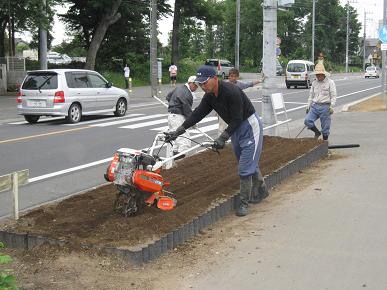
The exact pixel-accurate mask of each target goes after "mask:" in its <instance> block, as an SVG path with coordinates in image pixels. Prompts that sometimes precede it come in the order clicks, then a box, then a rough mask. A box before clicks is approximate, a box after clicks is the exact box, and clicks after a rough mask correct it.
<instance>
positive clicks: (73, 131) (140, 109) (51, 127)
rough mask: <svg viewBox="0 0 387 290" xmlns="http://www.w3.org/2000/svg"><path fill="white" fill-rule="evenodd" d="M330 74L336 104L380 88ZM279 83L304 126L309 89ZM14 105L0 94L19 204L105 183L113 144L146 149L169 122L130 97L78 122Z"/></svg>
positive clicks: (5, 153)
mask: <svg viewBox="0 0 387 290" xmlns="http://www.w3.org/2000/svg"><path fill="white" fill-rule="evenodd" d="M244 77H245V79H249V77H250V78H251V77H254V76H252V75H247V74H246V75H244ZM332 79H334V80H335V81H336V85H337V91H338V100H337V104H336V108H338V109H339V108H340V106H342V105H344V104H346V103H350V102H353V101H355V100H358V99H361V98H364V97H366V96H369V95H373V94H375V93H377V92H379V91H380V81H379V80H372V79H364V77H363V75H360V74H355V75H334V76H332ZM277 82H278V86H279V88H278V91H279V92H282V93H283V96H284V100H285V104H286V109H287V112H288V117H290V118H291V119H292V120H293V124H296V125H298V126H300V127H302V122H303V121H302V120H303V117H304V115H305V107H306V101H307V97H308V91H309V90H307V89H304V88H298V89H289V90H288V89H286V88H285V85H284V79H283V77H277ZM246 93H247V95H248V96H249V97H250V99H251V100H252V102H253V104H254V106H255V107H256V109H257V111H258V112H261V94H260V90H259V89H257V88H250V89H248V90H247V91H246ZM198 95H200V93H198ZM199 101H200V100H199V99H198V100H197V101H196V102H195V104H197V103H198V102H199ZM15 106H16V103H15V101H14V97H7V96H5V97H0V108H1V109H0V114H1V116H0V176H1V175H4V174H8V173H10V172H13V171H18V170H22V169H29V170H30V180H29V184H28V185H26V186H23V187H22V188H20V190H19V196H20V201H19V204H20V209H27V208H31V207H34V206H36V205H39V204H41V203H43V202H48V201H52V200H55V199H58V198H62V197H64V196H68V195H70V194H74V193H77V192H79V191H82V190H87V189H89V188H91V187H95V186H98V185H101V184H103V183H105V181H104V178H103V174H104V172H105V170H106V167H107V165H108V162H109V159H110V158H111V157H112V155H113V153H114V151H115V150H116V149H118V148H121V147H129V148H136V149H142V148H146V147H148V146H150V145H151V143H152V141H153V138H154V136H155V134H156V133H157V132H158V131H160V130H161V129H162V128H163V127H165V126H167V121H166V109H165V107H164V106H162V105H161V104H156V103H155V102H154V101H153V100H149V99H148V100H146V102H141V103H138V102H136V101H134V102H132V104H131V105H130V108H129V110H128V113H127V115H126V116H125V117H123V118H115V117H112V116H103V117H101V116H99V117H88V118H87V119H85V120H83V121H82V122H80V123H78V124H66V123H64V120H63V119H52V118H47V119H42V121H40V122H39V123H38V124H35V125H31V124H28V123H26V122H25V121H24V119H23V118H20V117H17V115H16V108H15ZM10 117H12V118H10ZM210 117H211V116H210ZM2 120H3V121H2ZM205 121H206V122H203V123H202V124H200V126H199V127H200V128H202V129H203V130H205V131H207V133H208V134H210V135H213V136H215V135H216V133H217V129H216V124H217V121H216V119H215V118H209V119H206V120H205ZM305 131H306V130H305ZM308 134H309V135H312V134H311V133H310V132H304V136H307V135H308ZM293 137H294V136H293ZM11 201H12V200H11V194H10V193H9V192H2V193H0V218H1V217H4V216H6V215H8V214H10V213H11V204H12V203H11Z"/></svg>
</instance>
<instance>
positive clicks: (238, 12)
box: [235, 0, 241, 70]
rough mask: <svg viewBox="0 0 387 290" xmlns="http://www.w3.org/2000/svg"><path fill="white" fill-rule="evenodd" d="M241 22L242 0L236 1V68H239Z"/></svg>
mask: <svg viewBox="0 0 387 290" xmlns="http://www.w3.org/2000/svg"><path fill="white" fill-rule="evenodd" d="M240 24H241V0H237V1H236V31H235V68H236V69H238V70H239V31H240Z"/></svg>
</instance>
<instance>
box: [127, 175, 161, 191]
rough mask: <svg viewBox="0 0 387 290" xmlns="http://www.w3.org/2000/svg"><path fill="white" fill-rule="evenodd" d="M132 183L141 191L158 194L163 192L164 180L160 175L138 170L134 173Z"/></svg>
mask: <svg viewBox="0 0 387 290" xmlns="http://www.w3.org/2000/svg"><path fill="white" fill-rule="evenodd" d="M132 182H133V185H134V186H135V187H137V188H138V189H140V190H143V191H147V192H157V191H161V190H162V188H163V185H164V178H163V177H162V176H161V175H160V174H158V173H155V172H152V171H147V170H141V169H138V170H135V171H134V173H133V178H132Z"/></svg>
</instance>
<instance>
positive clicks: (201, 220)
mask: <svg viewBox="0 0 387 290" xmlns="http://www.w3.org/2000/svg"><path fill="white" fill-rule="evenodd" d="M327 154H328V143H327V142H324V143H322V144H320V145H318V146H316V147H315V148H313V149H311V150H310V151H309V152H307V153H305V154H303V155H301V156H299V157H297V158H296V159H294V160H292V161H289V162H288V163H287V164H285V165H284V166H282V167H281V168H279V169H277V170H276V171H274V172H273V173H271V174H270V175H266V176H265V182H266V185H267V186H268V188H272V187H274V186H276V185H278V184H280V183H281V182H282V181H283V180H285V179H286V178H288V177H289V176H291V175H293V174H295V173H297V172H299V171H301V170H303V169H304V168H306V167H308V166H309V165H310V164H312V163H313V162H315V161H317V160H319V159H320V158H322V157H324V156H326V155H327ZM237 201H238V193H235V194H234V195H232V196H231V197H229V198H228V199H224V200H222V201H220V202H218V203H217V204H216V205H213V206H212V207H210V208H209V209H208V210H207V211H206V212H205V213H203V214H201V215H199V216H197V217H195V218H193V219H192V220H191V221H190V222H188V223H186V224H183V225H181V226H180V227H178V228H177V229H175V230H173V231H171V232H169V233H167V234H165V235H163V236H162V237H160V238H159V239H156V240H153V241H152V242H149V243H147V244H140V245H137V246H134V247H129V248H122V247H114V246H102V247H101V250H102V252H104V253H106V254H109V255H115V256H119V257H121V258H122V259H124V260H128V261H129V262H132V263H133V264H136V265H141V264H143V263H147V262H149V261H151V260H153V259H156V258H158V257H159V256H161V255H162V254H163V253H166V252H167V251H170V250H172V249H174V248H176V247H177V246H179V245H181V244H183V243H184V242H186V241H187V240H189V239H191V238H192V237H194V236H196V235H198V234H199V233H200V231H201V230H203V229H205V228H207V227H208V226H210V225H211V224H214V223H215V222H217V221H218V220H220V219H221V218H223V217H224V216H226V215H228V214H229V213H230V212H231V211H233V209H235V208H236V205H237ZM0 241H3V242H4V243H5V244H6V246H7V247H10V248H19V249H25V250H30V249H32V248H33V247H36V246H39V245H42V244H44V243H49V244H50V245H58V246H64V245H66V244H68V243H70V241H65V240H59V239H53V238H48V237H44V236H40V235H34V234H29V233H15V232H8V231H4V230H0ZM81 247H82V248H86V249H93V248H97V247H96V246H95V245H93V244H88V243H83V244H81Z"/></svg>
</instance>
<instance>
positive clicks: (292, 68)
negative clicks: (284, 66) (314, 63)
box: [288, 63, 305, 72]
mask: <svg viewBox="0 0 387 290" xmlns="http://www.w3.org/2000/svg"><path fill="white" fill-rule="evenodd" d="M304 71H305V65H304V64H303V63H289V64H288V72H304Z"/></svg>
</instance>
